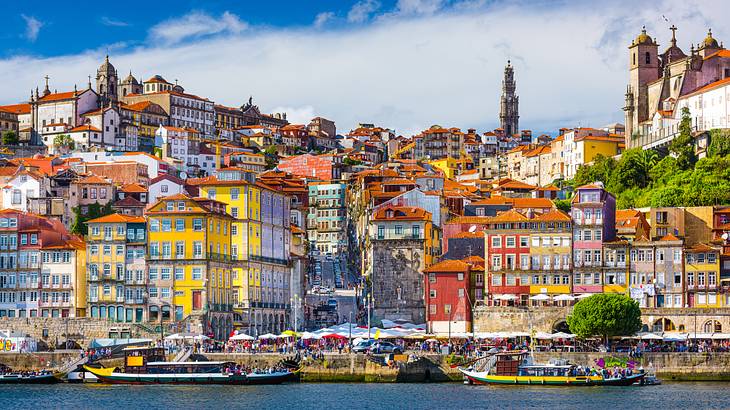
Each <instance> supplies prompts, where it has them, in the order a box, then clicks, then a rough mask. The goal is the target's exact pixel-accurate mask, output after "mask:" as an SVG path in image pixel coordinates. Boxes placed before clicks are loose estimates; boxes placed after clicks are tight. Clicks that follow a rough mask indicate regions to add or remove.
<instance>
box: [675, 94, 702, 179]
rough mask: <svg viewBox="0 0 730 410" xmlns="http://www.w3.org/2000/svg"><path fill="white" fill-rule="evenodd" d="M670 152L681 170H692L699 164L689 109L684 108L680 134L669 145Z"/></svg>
mask: <svg viewBox="0 0 730 410" xmlns="http://www.w3.org/2000/svg"><path fill="white" fill-rule="evenodd" d="M669 152H671V153H672V155H674V156H675V157H676V158H677V165H678V166H679V168H680V169H690V168H692V166H694V164H695V162H697V155H695V147H694V138H693V137H692V116H691V115H690V113H689V108H687V107H684V108H682V120H681V121H680V123H679V134H678V135H677V136H676V137H674V139H673V140H672V142H670V143H669Z"/></svg>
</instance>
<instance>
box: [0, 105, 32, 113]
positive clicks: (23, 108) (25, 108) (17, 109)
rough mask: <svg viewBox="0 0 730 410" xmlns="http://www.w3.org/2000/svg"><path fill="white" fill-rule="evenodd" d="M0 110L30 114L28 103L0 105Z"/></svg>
mask: <svg viewBox="0 0 730 410" xmlns="http://www.w3.org/2000/svg"><path fill="white" fill-rule="evenodd" d="M0 111H5V112H9V113H12V114H17V115H21V114H30V104H12V105H3V106H0Z"/></svg>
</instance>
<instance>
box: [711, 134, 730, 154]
mask: <svg viewBox="0 0 730 410" xmlns="http://www.w3.org/2000/svg"><path fill="white" fill-rule="evenodd" d="M707 155H708V156H711V157H724V156H726V155H730V131H729V130H726V129H715V130H710V146H709V147H708V148H707Z"/></svg>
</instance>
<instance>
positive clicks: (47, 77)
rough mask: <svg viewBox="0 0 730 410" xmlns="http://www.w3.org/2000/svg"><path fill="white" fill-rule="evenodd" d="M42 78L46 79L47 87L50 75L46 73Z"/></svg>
mask: <svg viewBox="0 0 730 410" xmlns="http://www.w3.org/2000/svg"><path fill="white" fill-rule="evenodd" d="M43 78H45V79H46V88H48V80H49V79H50V77H49V76H48V74H46V76H45V77H43Z"/></svg>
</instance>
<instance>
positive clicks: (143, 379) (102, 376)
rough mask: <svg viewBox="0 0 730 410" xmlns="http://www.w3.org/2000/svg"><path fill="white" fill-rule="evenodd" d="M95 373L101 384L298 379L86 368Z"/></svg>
mask: <svg viewBox="0 0 730 410" xmlns="http://www.w3.org/2000/svg"><path fill="white" fill-rule="evenodd" d="M86 370H87V371H89V372H91V373H93V374H94V375H95V376H96V377H97V378H98V379H99V382H101V383H109V384H231V385H237V384H238V385H248V384H281V383H284V382H287V381H293V380H295V379H296V374H294V373H292V372H277V373H266V374H251V375H246V374H224V373H173V374H149V373H122V372H117V371H114V370H115V369H109V368H103V369H95V368H90V367H87V368H86Z"/></svg>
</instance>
